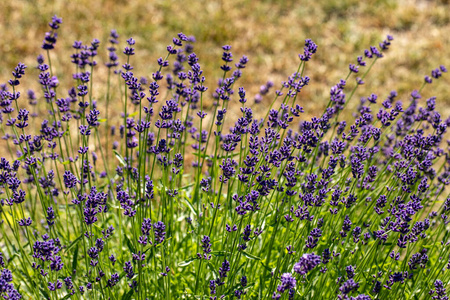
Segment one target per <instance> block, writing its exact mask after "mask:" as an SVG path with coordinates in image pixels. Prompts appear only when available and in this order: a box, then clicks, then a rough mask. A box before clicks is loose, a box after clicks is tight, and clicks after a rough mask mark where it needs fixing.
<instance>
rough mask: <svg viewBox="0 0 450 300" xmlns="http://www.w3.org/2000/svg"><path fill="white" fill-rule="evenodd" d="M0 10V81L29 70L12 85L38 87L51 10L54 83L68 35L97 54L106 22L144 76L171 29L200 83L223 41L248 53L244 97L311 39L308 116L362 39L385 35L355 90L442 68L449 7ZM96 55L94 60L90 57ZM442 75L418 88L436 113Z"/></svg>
mask: <svg viewBox="0 0 450 300" xmlns="http://www.w3.org/2000/svg"><path fill="white" fill-rule="evenodd" d="M364 2H365V3H364ZM0 11H1V12H2V18H1V19H0V32H1V33H2V35H1V36H2V43H1V44H0V57H1V58H2V60H1V63H0V76H1V82H6V81H7V80H8V79H9V78H10V74H11V70H12V69H13V68H14V66H15V65H16V64H17V63H18V62H24V63H25V64H27V65H28V66H29V69H28V70H27V73H28V75H27V76H26V77H25V79H24V80H23V83H24V84H23V85H21V87H22V89H24V87H30V86H32V87H34V88H36V89H38V86H37V84H36V76H37V72H36V71H34V70H32V69H33V68H32V67H33V66H35V65H36V63H35V57H36V55H37V54H38V53H41V52H42V51H41V49H40V46H41V42H42V39H43V36H44V32H45V31H47V28H48V27H47V22H48V21H49V20H50V17H51V16H52V15H54V14H57V15H58V16H60V17H62V18H63V24H62V27H61V29H60V32H59V39H58V43H57V46H56V51H54V53H52V55H53V56H52V57H53V58H54V61H53V63H54V64H55V65H56V68H55V69H56V70H58V73H57V75H58V77H59V80H60V81H61V82H62V85H63V86H65V85H66V86H69V84H71V83H72V79H71V76H70V75H71V73H72V72H73V66H72V64H71V63H70V58H69V55H70V54H71V53H72V50H71V45H72V43H73V41H75V40H80V39H81V40H82V41H83V42H86V43H87V42H89V41H90V40H92V39H93V38H98V39H99V40H100V41H101V42H102V43H103V47H101V51H100V53H99V54H100V55H101V56H102V58H104V59H105V58H106V55H107V51H106V42H107V38H108V34H109V31H110V30H111V29H116V30H117V31H118V33H119V34H120V41H121V45H120V47H121V48H123V46H124V44H125V39H127V38H128V37H131V36H132V37H133V38H135V39H136V40H137V44H136V49H137V50H136V52H137V53H136V55H135V56H134V58H133V61H132V62H131V63H132V64H133V65H134V66H135V73H136V74H138V75H139V76H149V75H150V74H151V72H153V71H154V70H155V68H156V59H157V58H158V57H160V56H164V55H165V53H166V52H165V46H166V45H168V44H170V42H171V39H172V37H173V36H175V35H176V34H177V33H178V32H180V31H182V32H183V33H185V34H187V35H194V36H195V37H196V39H197V43H196V45H195V52H196V53H197V54H198V55H199V57H200V63H201V65H202V67H203V69H204V70H205V76H206V78H207V83H206V84H207V85H208V86H209V87H210V91H213V90H214V87H215V83H216V82H215V80H216V79H217V78H219V76H220V74H221V70H220V69H219V66H220V63H221V61H220V56H221V52H222V50H221V46H222V45H225V44H229V45H231V46H232V47H233V48H232V52H233V54H234V57H235V58H236V59H237V58H238V57H240V56H242V55H244V54H245V55H247V56H248V57H249V59H250V62H249V64H248V66H247V68H246V69H245V70H244V71H245V72H244V76H243V78H242V80H241V81H240V85H243V86H244V87H245V88H246V89H247V90H248V91H249V94H250V95H249V96H250V97H249V98H252V97H253V96H254V95H255V94H256V93H257V92H258V89H259V86H260V85H261V84H264V83H265V82H266V81H267V80H272V81H273V82H274V83H275V86H276V87H277V86H279V83H280V82H281V81H282V80H285V79H286V78H287V76H289V75H290V74H291V73H292V72H294V71H295V68H296V67H295V66H296V65H297V62H298V57H297V55H298V53H300V52H301V51H302V49H303V44H304V40H305V39H306V38H311V39H312V40H314V41H315V42H316V43H317V44H318V46H319V49H318V53H317V54H316V55H315V56H314V58H313V60H312V62H311V63H309V64H308V68H307V70H306V74H307V75H308V76H310V77H311V79H312V82H311V84H310V86H309V87H308V88H307V89H304V90H303V91H302V93H303V95H302V96H301V98H300V99H301V100H302V103H301V104H302V105H303V106H304V108H305V111H306V112H307V113H309V114H314V113H315V112H319V111H321V110H322V108H323V106H324V105H325V104H326V103H327V95H328V93H329V88H330V86H332V85H333V84H334V83H335V82H337V81H338V80H339V79H340V78H341V77H344V76H345V75H346V74H347V71H348V64H349V63H355V61H356V56H358V55H361V54H362V52H363V51H364V49H365V48H368V46H369V45H377V44H378V42H380V41H381V40H382V39H384V37H385V36H386V34H392V35H393V36H394V38H395V40H394V42H393V45H392V46H391V48H390V50H389V52H388V53H387V55H386V57H385V58H384V59H382V60H380V61H379V62H377V64H376V65H375V67H374V69H373V71H372V72H371V73H370V74H369V76H368V77H367V79H366V80H365V81H366V85H365V87H364V88H361V89H359V90H358V93H359V94H358V95H359V96H366V95H368V94H369V93H371V92H374V93H376V94H378V95H379V97H381V98H384V97H385V96H386V95H387V94H388V93H389V91H390V90H392V89H396V90H397V91H398V92H399V95H400V96H401V97H400V99H403V100H406V99H407V97H408V96H407V95H408V94H409V92H411V91H412V90H413V89H417V88H418V87H419V86H420V85H421V83H422V80H423V76H424V75H426V74H429V73H430V71H431V69H432V68H436V67H437V66H438V65H440V64H443V65H445V66H447V68H448V67H450V35H449V32H450V5H449V2H448V1H446V0H441V1H425V0H421V1H407V0H400V1H387V0H376V1H357V0H317V1H282V0H279V1H250V0H237V1H190V2H189V4H188V2H186V1H174V0H161V1H146V0H133V1H125V0H101V1H86V0H78V1H57V0H51V1H49V0H21V1H0ZM104 61H105V60H103V61H101V60H100V59H99V63H100V64H103V63H104ZM96 72H97V73H96V74H97V75H96V80H98V79H99V77H100V78H103V77H105V76H103V77H102V75H99V74H101V73H102V72H103V74H106V68H104V67H103V68H98V69H97V71H96ZM103 79H104V78H103ZM96 82H97V83H99V82H98V81H96ZM449 83H450V77H449V76H444V77H443V78H442V79H440V80H439V82H438V84H433V86H432V88H428V89H426V90H425V91H424V97H429V96H431V95H435V96H437V97H438V103H439V104H438V107H439V109H440V111H441V112H442V113H443V114H446V113H447V112H450V109H448V108H446V107H445V106H446V105H447V104H450V89H449ZM100 86H102V85H101V84H97V88H96V93H98V94H97V95H96V97H98V98H101V97H102V95H101V93H102V89H101V88H99V87H100ZM103 86H104V85H103ZM273 91H274V90H273ZM270 100H271V97H267V98H266V99H265V101H267V102H269V101H270ZM355 103H356V101H354V103H353V104H355ZM261 109H264V107H261ZM444 117H445V116H444Z"/></svg>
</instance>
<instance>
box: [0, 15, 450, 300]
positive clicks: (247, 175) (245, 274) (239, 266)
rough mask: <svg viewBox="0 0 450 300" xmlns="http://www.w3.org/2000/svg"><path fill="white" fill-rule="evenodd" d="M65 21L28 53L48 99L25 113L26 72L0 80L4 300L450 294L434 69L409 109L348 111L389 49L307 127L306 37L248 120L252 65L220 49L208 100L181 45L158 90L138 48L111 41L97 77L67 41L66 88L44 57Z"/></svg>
mask: <svg viewBox="0 0 450 300" xmlns="http://www.w3.org/2000/svg"><path fill="white" fill-rule="evenodd" d="M61 23H62V20H61V19H60V18H58V17H56V16H54V17H53V18H52V21H51V22H50V24H49V25H50V28H51V30H50V31H49V32H47V33H46V34H45V38H44V42H43V45H42V49H43V51H44V54H45V56H44V55H39V56H38V57H37V64H36V67H37V69H38V71H39V77H38V81H39V84H40V86H41V90H40V91H39V92H36V93H35V92H33V91H27V95H28V99H29V101H28V103H26V100H23V97H21V94H23V93H24V90H25V89H24V88H22V86H21V84H20V81H21V78H22V77H23V76H24V75H25V73H26V70H27V66H25V65H24V64H22V63H19V64H18V65H17V67H16V68H15V69H14V71H13V72H12V77H11V78H10V79H9V80H8V82H7V84H3V85H1V93H0V95H1V102H0V106H1V115H0V116H1V126H0V128H1V130H2V134H3V136H4V143H3V150H4V157H2V158H1V161H0V169H1V173H0V174H1V175H0V187H1V193H2V196H1V207H0V212H1V224H0V228H1V240H0V250H1V252H0V265H1V275H0V295H1V296H2V297H3V298H4V299H22V298H23V299H31V298H33V299H43V298H45V299H52V300H53V299H174V298H177V297H179V298H182V299H234V298H236V299H331V298H334V299H335V298H337V299H358V300H362V299H448V296H447V294H448V293H447V289H448V283H449V280H450V275H449V274H450V273H449V272H450V271H449V270H448V269H450V249H449V248H450V246H449V245H450V237H449V226H448V222H449V220H448V212H449V210H450V196H449V195H448V194H447V193H448V189H446V186H447V185H448V184H449V183H450V170H449V168H450V160H449V154H448V150H449V149H448V146H446V145H445V144H443V143H442V142H443V139H444V138H445V137H444V136H445V132H446V128H447V126H448V125H450V119H446V120H443V118H442V117H441V114H440V113H439V112H438V111H437V110H436V97H434V96H430V97H429V98H428V99H425V97H424V95H426V94H428V93H430V92H431V90H430V89H429V88H428V89H427V86H428V85H430V84H432V81H437V80H438V79H439V78H440V77H441V76H442V75H443V73H445V72H447V70H446V68H445V67H444V66H440V67H439V68H436V69H434V70H432V72H431V75H430V76H428V75H427V76H425V78H424V82H423V83H422V84H421V85H420V86H418V89H417V90H414V91H411V93H410V96H409V97H408V98H406V99H404V100H403V101H401V100H397V98H398V95H397V93H396V92H395V91H392V92H390V93H386V91H380V94H381V95H380V96H379V95H377V94H375V93H374V94H370V95H367V96H365V97H362V98H360V100H357V99H354V98H355V97H356V95H357V94H356V91H357V89H358V87H359V86H360V85H362V84H364V80H366V77H367V75H368V74H369V72H370V70H371V68H372V66H373V65H374V64H375V63H376V62H377V60H379V59H381V58H382V57H383V56H384V55H385V53H386V52H387V50H388V48H389V47H390V46H391V42H392V40H393V38H392V37H391V36H387V38H386V40H384V41H383V42H381V43H380V44H379V47H375V46H372V47H370V48H369V49H368V50H365V51H364V54H363V55H362V56H359V57H357V59H356V63H354V64H353V63H352V64H350V65H349V70H348V74H347V75H346V76H345V77H344V78H343V79H341V80H340V81H339V82H338V83H337V84H336V85H334V86H333V87H332V88H331V89H330V97H329V99H328V100H327V101H328V104H327V105H326V108H325V110H324V112H323V113H322V114H321V115H319V116H316V117H312V118H307V117H306V116H302V113H303V108H302V107H301V106H300V104H298V102H302V101H304V99H301V96H300V93H301V91H302V89H303V88H307V85H308V84H309V82H310V78H309V77H308V76H306V66H307V64H308V61H310V60H311V59H312V58H313V56H314V54H315V53H316V51H317V45H316V44H315V43H314V42H313V41H312V40H309V39H307V40H306V41H305V47H304V50H303V52H302V53H301V54H300V55H299V64H298V68H297V69H296V70H295V72H294V73H293V74H292V75H291V76H290V77H289V78H288V79H287V80H286V81H284V82H282V84H281V86H280V88H279V89H278V90H276V92H275V98H274V99H273V101H272V102H271V105H270V107H269V108H268V109H267V112H266V113H265V116H264V117H263V118H258V117H257V116H255V115H254V113H253V111H252V109H251V107H250V106H249V104H248V102H249V101H248V100H247V99H248V98H249V97H248V95H247V93H246V91H245V89H244V87H240V86H239V84H238V81H239V78H240V77H241V75H242V72H243V69H245V66H246V64H247V63H248V61H249V60H248V58H247V57H246V56H242V57H241V58H240V59H235V58H234V57H233V55H232V53H231V46H224V47H223V55H222V61H223V63H222V66H221V67H220V68H221V70H222V72H223V75H222V77H221V78H220V80H219V81H218V83H217V86H215V88H213V90H214V91H213V92H211V89H208V87H207V85H206V83H207V81H206V79H205V77H204V76H203V71H202V68H201V65H200V60H199V58H198V57H197V56H196V54H195V53H194V52H193V50H194V46H193V43H194V42H195V39H194V38H193V37H187V36H186V35H184V34H182V33H180V34H178V36H177V37H175V38H173V40H172V44H171V45H169V46H167V54H166V56H165V57H164V58H159V59H158V60H157V67H156V68H155V71H154V73H152V74H151V77H150V79H147V78H145V77H143V78H138V77H137V76H136V75H135V74H134V73H133V57H134V55H136V50H135V43H136V42H135V40H134V39H132V38H129V39H128V40H126V46H125V47H124V49H123V50H120V52H122V54H119V53H118V51H119V49H118V47H119V46H118V45H119V35H118V34H117V32H116V31H114V30H113V31H111V35H110V39H109V45H108V48H107V50H108V53H109V60H108V61H107V62H105V63H104V64H98V63H97V61H96V59H97V58H96V57H97V53H98V51H103V50H100V49H101V48H100V45H101V43H100V41H99V40H97V39H94V40H93V41H92V42H91V43H89V44H84V43H82V42H79V41H76V42H74V44H73V49H74V50H73V52H74V53H73V54H72V55H71V56H70V58H71V60H72V62H73V64H74V68H73V70H74V71H73V72H74V73H73V75H72V77H73V86H72V87H69V88H68V89H65V88H63V87H62V86H60V84H59V81H58V78H57V76H56V75H55V74H56V73H55V71H54V70H53V68H52V64H51V60H50V58H51V55H50V52H51V51H52V49H53V48H54V47H55V45H56V43H57V38H58V30H59V27H60V25H61ZM120 55H121V56H120ZM119 61H120V63H119ZM119 65H121V66H119ZM33 67H35V66H33ZM99 68H106V69H107V72H108V73H107V74H108V76H107V88H106V93H105V94H99V93H97V92H95V91H96V88H97V85H96V84H94V78H95V76H94V75H95V74H96V72H98V71H97V70H98V69H99ZM208 84H210V83H208ZM434 84H435V83H434ZM273 86H274V84H273V83H271V82H268V83H267V84H265V85H264V86H262V87H261V91H260V93H259V94H257V95H256V97H255V102H256V105H258V103H260V102H261V101H263V98H264V97H268V95H269V94H270V90H271V89H272V87H273ZM163 90H164V91H163ZM21 92H22V93H21ZM383 94H384V95H383ZM381 98H384V100H381ZM351 101H352V102H358V106H357V109H356V111H354V112H353V115H350V114H348V113H346V110H345V108H346V106H347V104H348V103H349V102H351ZM113 102H114V103H113ZM211 103H212V105H210V104H211ZM120 105H122V111H121V112H120V113H119V114H118V113H117V111H118V110H119V109H118V107H119V106H120ZM208 105H210V106H208ZM30 106H32V107H30ZM236 111H237V112H238V113H237V114H236V113H234V112H236ZM230 112H232V113H230ZM343 116H345V119H343ZM230 118H234V119H230ZM229 124H232V125H231V126H229Z"/></svg>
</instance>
